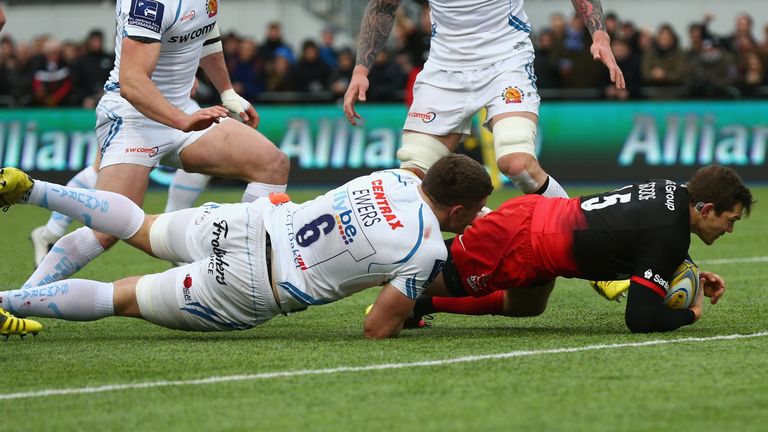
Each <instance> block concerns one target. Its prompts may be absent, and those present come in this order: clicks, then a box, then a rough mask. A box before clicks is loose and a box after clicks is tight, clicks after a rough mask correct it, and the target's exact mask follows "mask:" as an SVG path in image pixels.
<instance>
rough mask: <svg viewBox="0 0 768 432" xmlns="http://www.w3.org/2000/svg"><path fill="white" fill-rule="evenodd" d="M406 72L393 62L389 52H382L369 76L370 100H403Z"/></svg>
mask: <svg viewBox="0 0 768 432" xmlns="http://www.w3.org/2000/svg"><path fill="white" fill-rule="evenodd" d="M406 78H407V77H406V75H405V72H403V70H402V68H401V67H400V66H399V65H398V64H397V63H396V62H394V61H393V60H392V58H391V56H390V53H389V52H388V51H387V50H381V52H379V55H377V56H376V61H375V62H374V64H373V67H372V68H371V71H370V73H369V75H368V82H369V87H368V100H369V101H392V100H398V99H402V97H403V89H404V88H405V81H406Z"/></svg>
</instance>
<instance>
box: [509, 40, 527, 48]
mask: <svg viewBox="0 0 768 432" xmlns="http://www.w3.org/2000/svg"><path fill="white" fill-rule="evenodd" d="M525 45H526V43H525V41H520V42H518V43H516V44H514V45H512V49H513V50H519V49H520V48H524V47H525Z"/></svg>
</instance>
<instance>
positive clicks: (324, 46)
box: [318, 26, 338, 69]
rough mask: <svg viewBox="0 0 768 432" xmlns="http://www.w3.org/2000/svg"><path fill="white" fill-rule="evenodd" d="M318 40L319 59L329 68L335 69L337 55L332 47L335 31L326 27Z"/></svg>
mask: <svg viewBox="0 0 768 432" xmlns="http://www.w3.org/2000/svg"><path fill="white" fill-rule="evenodd" d="M320 38H321V45H320V46H319V47H318V49H319V50H320V58H321V59H322V60H323V61H324V62H325V64H327V65H328V67H329V68H331V69H336V67H337V57H338V53H337V52H336V48H334V47H333V43H334V40H335V39H336V30H335V29H334V28H333V27H331V26H328V27H326V28H324V29H323V33H322V34H321V36H320Z"/></svg>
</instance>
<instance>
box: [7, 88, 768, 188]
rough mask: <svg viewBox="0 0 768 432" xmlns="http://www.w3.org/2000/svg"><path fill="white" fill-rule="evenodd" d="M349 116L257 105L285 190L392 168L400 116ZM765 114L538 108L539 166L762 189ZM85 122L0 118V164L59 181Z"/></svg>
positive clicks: (598, 175)
mask: <svg viewBox="0 0 768 432" xmlns="http://www.w3.org/2000/svg"><path fill="white" fill-rule="evenodd" d="M359 111H360V113H361V115H362V116H363V118H364V122H363V124H362V125H361V126H357V127H353V126H350V125H349V124H348V123H347V121H346V119H345V118H344V116H343V114H342V111H341V108H340V107H339V106H334V105H291V106H264V107H260V108H259V113H260V115H261V124H260V126H259V130H260V131H261V132H262V133H263V134H264V135H266V136H267V137H268V138H269V139H270V140H272V141H273V142H274V143H276V144H277V145H278V146H279V147H280V149H281V150H283V151H284V152H285V153H286V154H287V155H288V156H289V157H290V158H291V161H292V165H293V166H292V171H291V180H290V181H291V183H292V184H301V185H329V184H338V183H341V182H343V181H346V180H348V179H350V178H352V177H355V176H357V175H360V174H364V173H368V172H370V171H372V170H376V169H382V168H390V167H395V166H397V160H396V158H395V152H396V150H397V148H398V147H399V145H400V135H401V134H400V128H401V127H402V124H403V120H404V119H405V116H406V115H407V110H406V108H405V107H404V106H402V105H363V106H360V107H359ZM766 112H768V102H765V101H701V102H698V101H697V102H624V103H610V102H563V103H559V102H547V103H545V104H543V105H542V107H541V113H540V114H541V119H540V121H541V128H540V132H539V135H538V137H537V140H538V151H539V158H540V160H541V162H542V165H543V166H544V167H545V168H546V169H547V171H549V172H550V173H551V174H552V175H554V176H555V177H556V178H557V179H558V180H560V181H561V182H602V183H605V182H608V183H611V182H623V181H628V180H637V179H644V178H651V177H665V178H672V179H679V180H682V179H685V178H687V177H689V176H690V174H692V173H693V171H694V170H695V169H696V168H697V167H698V166H701V165H706V164H710V163H719V164H723V165H728V166H732V167H734V168H736V169H737V170H738V171H739V173H740V174H741V175H742V176H743V177H744V178H745V179H746V180H748V181H765V180H768V170H766V144H767V141H768V116H766V115H765V113H766ZM427 114H429V113H427ZM421 118H422V120H423V121H425V122H428V121H431V119H433V118H434V117H433V116H431V115H423V116H421ZM94 122H95V115H94V113H93V111H90V110H84V109H23V110H22V109H14V110H0V161H2V164H3V165H4V166H18V167H21V168H22V169H24V170H27V171H29V172H30V173H32V174H33V175H34V176H37V177H40V178H46V179H51V180H54V181H66V180H67V179H68V178H69V177H70V176H72V175H73V174H74V173H75V172H76V171H79V170H80V169H82V168H83V167H84V166H86V165H87V164H89V163H91V161H92V160H93V157H94V156H95V152H96V151H97V143H96V136H95V133H94V131H93V125H94ZM479 124H480V121H479V120H476V121H475V127H474V133H473V136H472V137H471V138H470V140H468V142H467V144H466V145H465V147H466V149H468V151H470V152H473V153H474V155H475V156H476V157H478V158H482V157H483V155H485V156H486V158H485V159H486V164H487V165H488V166H489V167H491V166H493V162H494V161H493V149H492V147H493V141H492V137H491V135H490V134H488V133H485V132H482V128H480V127H479ZM169 177H170V176H169V172H168V170H156V171H155V172H154V173H153V175H152V179H153V180H154V181H155V182H156V183H160V184H165V183H167V181H168V179H169ZM497 180H499V181H502V179H501V178H500V177H499V178H498V179H497Z"/></svg>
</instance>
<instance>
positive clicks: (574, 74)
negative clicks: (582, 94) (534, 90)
mask: <svg viewBox="0 0 768 432" xmlns="http://www.w3.org/2000/svg"><path fill="white" fill-rule="evenodd" d="M589 39H590V35H589V31H587V28H586V27H585V26H584V21H583V20H582V19H581V17H579V16H578V15H574V16H573V17H572V18H571V21H570V24H569V25H568V27H566V29H565V39H564V40H563V50H562V51H561V57H560V60H559V63H558V69H559V72H560V73H559V75H560V84H561V86H562V87H563V88H597V87H599V80H600V77H601V76H602V71H601V68H602V66H601V65H600V64H599V63H597V62H595V61H594V60H593V58H592V54H591V53H590V52H589V47H590V44H589V43H588V42H589Z"/></svg>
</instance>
